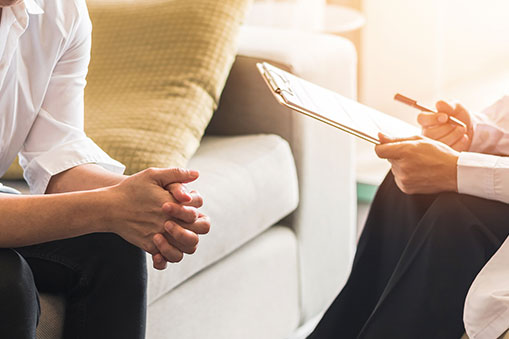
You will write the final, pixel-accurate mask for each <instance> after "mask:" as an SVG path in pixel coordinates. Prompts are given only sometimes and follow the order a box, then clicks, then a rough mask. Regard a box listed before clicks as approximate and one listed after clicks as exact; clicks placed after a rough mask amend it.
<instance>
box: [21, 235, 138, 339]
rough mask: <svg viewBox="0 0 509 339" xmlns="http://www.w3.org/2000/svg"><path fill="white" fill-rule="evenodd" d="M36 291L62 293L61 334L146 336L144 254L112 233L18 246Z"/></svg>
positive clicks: (71, 335) (90, 336)
mask: <svg viewBox="0 0 509 339" xmlns="http://www.w3.org/2000/svg"><path fill="white" fill-rule="evenodd" d="M18 251H19V252H20V253H21V254H22V255H23V256H24V257H25V258H26V260H27V262H28V263H29V264H30V265H31V268H32V271H33V272H34V278H35V283H36V285H37V287H38V289H39V291H40V292H41V293H44V292H47V293H60V294H63V295H64V296H65V298H66V301H67V303H66V314H65V327H64V338H66V339H68V338H69V339H70V338H86V339H88V338H90V339H92V338H94V339H101V338H126V339H128V338H133V339H140V338H144V337H145V318H146V283H147V276H146V258H145V253H144V252H143V251H142V250H140V249H138V248H137V247H135V246H133V245H131V244H129V243H128V242H126V241H124V240H123V239H122V238H120V237H118V236H116V235H113V234H91V235H86V236H82V237H78V238H73V239H65V240H59V241H53V242H49V243H45V244H39V245H34V246H28V247H23V248H20V249H18Z"/></svg>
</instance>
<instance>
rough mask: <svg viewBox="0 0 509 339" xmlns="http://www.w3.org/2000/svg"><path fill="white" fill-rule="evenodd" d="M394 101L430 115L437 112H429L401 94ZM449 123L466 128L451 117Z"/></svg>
mask: <svg viewBox="0 0 509 339" xmlns="http://www.w3.org/2000/svg"><path fill="white" fill-rule="evenodd" d="M394 100H396V101H399V102H401V103H404V104H406V105H408V106H411V107H414V108H417V109H419V110H421V111H423V112H430V113H435V114H437V112H436V111H433V110H431V109H429V108H426V107H424V106H421V105H419V104H418V103H417V101H415V100H412V99H410V98H407V97H406V96H404V95H401V94H399V93H397V94H396V95H395V96H394ZM449 121H451V122H453V123H454V124H456V125H458V126H463V127H465V129H466V128H467V125H465V123H463V122H462V121H460V120H458V119H456V118H455V117H451V116H449Z"/></svg>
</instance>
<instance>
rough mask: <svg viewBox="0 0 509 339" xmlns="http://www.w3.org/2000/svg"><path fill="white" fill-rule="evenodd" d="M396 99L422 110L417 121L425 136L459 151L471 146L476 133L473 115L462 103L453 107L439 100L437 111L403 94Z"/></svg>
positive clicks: (397, 95)
mask: <svg viewBox="0 0 509 339" xmlns="http://www.w3.org/2000/svg"><path fill="white" fill-rule="evenodd" d="M394 99H395V100H397V101H400V102H402V103H405V104H407V105H409V106H412V107H415V108H417V109H419V110H421V113H420V114H419V116H418V118H417V121H418V122H419V124H420V125H421V126H422V134H423V135H424V136H426V137H428V138H431V139H434V140H437V141H440V142H442V143H444V144H446V145H448V146H450V147H451V148H453V149H454V150H456V151H459V152H462V151H467V150H468V149H469V148H470V145H471V143H472V138H473V134H474V129H473V123H472V116H471V114H470V113H469V112H468V111H467V110H466V109H465V108H464V107H463V106H462V105H461V104H456V105H455V106H454V107H452V106H451V105H449V104H448V103H446V102H445V101H439V102H437V104H436V109H437V111H436V112H435V111H433V110H431V109H428V108H426V107H424V106H421V105H419V104H418V103H417V102H416V101H415V100H412V99H410V98H407V97H405V96H403V95H401V94H396V96H395V97H394Z"/></svg>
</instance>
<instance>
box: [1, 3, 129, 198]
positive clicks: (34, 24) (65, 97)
mask: <svg viewBox="0 0 509 339" xmlns="http://www.w3.org/2000/svg"><path fill="white" fill-rule="evenodd" d="M91 30H92V25H91V22H90V19H89V16H88V10H87V8H86V3H85V0H51V1H44V2H42V1H41V2H39V0H25V1H24V2H22V3H19V4H17V5H14V6H12V7H6V8H3V10H2V18H1V21H0V174H3V173H5V171H6V170H7V168H8V167H9V165H10V164H11V163H12V161H13V160H14V159H15V157H16V154H18V152H19V155H20V164H21V166H22V167H23V169H24V176H25V179H26V181H27V182H28V184H29V186H30V190H31V192H32V193H39V194H40V193H44V192H45V190H46V186H47V185H48V182H49V180H50V178H51V176H53V175H55V174H58V173H60V172H62V171H65V170H67V169H69V168H72V167H75V166H78V165H81V164H85V163H96V164H98V165H101V166H103V167H104V168H106V169H108V170H110V171H114V172H117V173H122V172H123V170H124V166H123V165H122V164H120V163H119V162H117V161H115V160H113V159H111V158H110V157H109V156H108V155H107V154H106V153H104V152H103V151H102V150H101V149H100V148H99V147H98V146H97V145H96V144H94V142H93V141H92V140H90V139H89V138H87V136H86V135H85V133H84V131H83V120H84V118H83V117H84V112H83V111H84V103H83V100H84V87H85V84H86V81H85V78H86V75H87V70H88V63H89V61H90V46H91Z"/></svg>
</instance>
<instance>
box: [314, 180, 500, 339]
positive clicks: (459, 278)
mask: <svg viewBox="0 0 509 339" xmlns="http://www.w3.org/2000/svg"><path fill="white" fill-rule="evenodd" d="M505 220H509V207H508V206H507V205H505V204H502V203H497V202H493V201H488V200H484V199H478V198H474V197H469V196H463V195H459V194H452V193H451V194H441V195H438V196H407V195H404V194H403V193H401V192H400V191H399V190H398V189H397V187H396V186H395V184H394V181H393V178H392V176H388V178H387V179H386V181H385V182H384V184H383V185H382V187H381V189H380V191H379V194H377V198H376V199H375V202H374V204H373V208H372V211H371V212H370V216H369V218H368V221H367V223H366V228H365V231H364V232H363V235H362V237H361V239H360V241H359V247H358V251H357V254H356V258H355V262H354V266H353V269H352V273H351V276H350V278H349V281H348V282H347V284H346V286H345V288H344V289H343V291H342V292H341V294H340V295H339V296H338V298H337V299H336V300H335V301H334V303H333V305H332V306H331V307H330V309H329V310H328V311H327V313H326V315H325V317H324V319H323V320H322V321H321V323H320V324H319V326H318V328H317V329H316V330H315V332H314V333H313V335H312V338H356V337H361V338H454V337H458V338H459V337H460V336H461V334H462V331H463V323H462V313H463V312H462V311H463V302H464V299H465V296H466V293H467V291H468V288H469V286H470V284H471V282H472V281H473V279H474V278H475V275H476V274H477V273H478V272H479V270H480V269H481V268H482V266H483V265H484V264H485V263H486V262H487V260H488V259H489V258H490V257H491V256H492V255H493V253H494V252H495V251H496V250H497V249H498V248H499V247H500V245H501V244H502V242H503V240H505V238H506V236H507V234H508V233H509V226H508V224H507V223H506V222H505Z"/></svg>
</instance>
